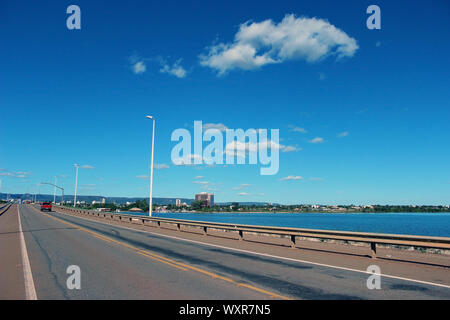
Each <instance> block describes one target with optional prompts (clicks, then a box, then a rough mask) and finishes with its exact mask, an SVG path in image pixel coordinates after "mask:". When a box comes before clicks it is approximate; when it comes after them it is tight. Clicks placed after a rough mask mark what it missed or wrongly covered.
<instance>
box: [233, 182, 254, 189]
mask: <svg viewBox="0 0 450 320" xmlns="http://www.w3.org/2000/svg"><path fill="white" fill-rule="evenodd" d="M250 186H251V184H248V183H242V184H241V185H240V186H238V187H234V188H233V190H241V189H244V188H248V187H250Z"/></svg>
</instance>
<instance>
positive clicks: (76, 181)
mask: <svg viewBox="0 0 450 320" xmlns="http://www.w3.org/2000/svg"><path fill="white" fill-rule="evenodd" d="M74 167H75V168H76V170H77V172H76V174H75V195H74V197H73V207H74V208H75V206H76V205H77V188H78V168H79V167H80V166H79V165H78V164H76V163H75V164H74Z"/></svg>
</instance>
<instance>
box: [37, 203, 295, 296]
mask: <svg viewBox="0 0 450 320" xmlns="http://www.w3.org/2000/svg"><path fill="white" fill-rule="evenodd" d="M31 208H33V209H34V210H36V211H37V209H36V208H34V207H31ZM38 212H39V211H38ZM39 213H42V214H45V215H46V216H48V217H49V218H51V219H54V220H55V221H58V222H60V223H64V224H66V225H69V226H72V227H76V228H77V229H78V230H82V231H84V232H87V233H89V234H91V235H93V236H95V237H96V238H98V239H101V240H103V241H106V242H113V243H115V244H117V245H120V246H123V247H126V248H129V249H131V250H133V251H135V252H137V253H139V254H141V255H143V256H145V257H147V258H151V259H153V260H156V261H159V262H162V263H165V264H167V265H170V266H172V267H175V268H177V269H181V270H183V271H187V270H188V269H189V270H192V271H196V272H199V273H202V274H204V275H208V276H210V277H212V278H214V279H221V280H223V281H226V282H229V283H232V284H235V285H236V286H238V287H245V288H248V289H251V290H253V291H257V292H259V293H264V294H266V295H268V296H269V297H270V298H278V299H283V300H291V299H290V298H288V297H286V296H283V295H280V294H277V293H275V292H271V291H267V290H264V289H261V288H258V287H255V286H252V285H250V284H245V283H239V282H237V281H234V280H233V279H230V278H227V277H224V276H220V275H218V274H215V273H213V272H210V271H206V270H203V269H200V268H197V267H194V266H191V265H188V264H185V263H183V262H179V261H175V260H172V259H170V258H166V257H163V256H160V255H158V254H156V253H154V252H152V251H150V250H143V249H139V248H137V247H135V246H132V245H130V244H128V243H125V242H122V241H118V240H115V239H112V238H109V237H106V236H104V235H102V234H99V233H97V232H94V231H91V230H89V229H86V228H84V227H81V226H80V225H76V224H73V223H70V222H67V221H64V220H62V219H60V218H57V217H54V216H52V215H50V214H47V213H44V212H39Z"/></svg>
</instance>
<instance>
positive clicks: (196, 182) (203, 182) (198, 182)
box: [192, 181, 210, 185]
mask: <svg viewBox="0 0 450 320" xmlns="http://www.w3.org/2000/svg"><path fill="white" fill-rule="evenodd" d="M192 183H195V184H202V185H207V184H210V183H209V182H208V181H192Z"/></svg>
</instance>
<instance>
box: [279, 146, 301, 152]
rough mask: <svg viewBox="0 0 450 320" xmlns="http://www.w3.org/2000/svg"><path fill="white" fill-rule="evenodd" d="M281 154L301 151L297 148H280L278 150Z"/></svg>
mask: <svg viewBox="0 0 450 320" xmlns="http://www.w3.org/2000/svg"><path fill="white" fill-rule="evenodd" d="M280 150H281V152H295V151H302V150H303V149H302V148H297V147H294V146H282V148H280Z"/></svg>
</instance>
